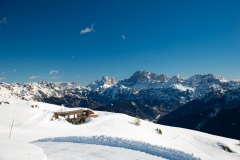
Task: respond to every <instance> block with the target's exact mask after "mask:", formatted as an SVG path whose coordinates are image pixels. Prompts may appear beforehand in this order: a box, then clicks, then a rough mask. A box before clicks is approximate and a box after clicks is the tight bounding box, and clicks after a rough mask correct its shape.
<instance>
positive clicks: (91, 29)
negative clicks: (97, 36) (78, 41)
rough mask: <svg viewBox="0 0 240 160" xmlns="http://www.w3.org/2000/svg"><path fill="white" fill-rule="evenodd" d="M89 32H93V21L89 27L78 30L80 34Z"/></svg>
mask: <svg viewBox="0 0 240 160" xmlns="http://www.w3.org/2000/svg"><path fill="white" fill-rule="evenodd" d="M91 32H95V30H94V23H93V24H92V25H91V27H86V28H85V29H82V30H81V31H80V34H86V33H91Z"/></svg>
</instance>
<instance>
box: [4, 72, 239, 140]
mask: <svg viewBox="0 0 240 160" xmlns="http://www.w3.org/2000/svg"><path fill="white" fill-rule="evenodd" d="M239 88H240V82H239V81H227V80H225V79H224V78H222V77H220V76H214V75H213V74H205V75H200V74H197V75H194V76H191V77H190V78H187V79H185V78H183V77H182V76H180V75H176V76H173V77H171V78H169V77H168V76H166V75H164V74H160V75H157V74H155V73H151V72H147V71H136V72H135V73H134V74H133V75H132V76H131V77H130V78H127V79H124V80H120V81H118V82H117V81H116V80H114V78H112V77H107V76H104V77H102V79H100V80H96V81H94V82H92V83H90V84H89V85H88V86H81V85H80V84H78V83H73V82H72V83H60V82H47V81H39V82H33V83H11V84H8V83H0V96H2V97H14V98H19V99H23V100H35V101H41V102H47V103H52V104H57V105H64V106H66V107H71V108H72V107H88V108H91V109H95V110H100V111H111V112H119V113H126V114H128V115H130V116H135V117H139V118H142V119H149V120H151V121H155V122H157V123H162V124H167V125H173V126H178V127H185V128H189V129H195V130H200V131H204V132H208V133H212V134H217V135H222V136H226V137H230V138H240V137H239V135H240V134H238V133H239V129H238V131H236V130H235V128H237V127H238V126H239V125H240V122H239V118H238V119H237V117H238V116H237V115H239V109H240V100H239V99H240V92H239V90H240V89H239ZM233 114H234V115H235V114H237V115H236V116H233ZM211 115H215V116H211ZM211 117H213V118H211ZM214 117H218V119H219V118H220V119H221V120H216V118H214ZM229 117H230V118H229ZM234 117H235V118H234ZM192 119H194V120H192ZM225 119H226V120H225ZM189 120H190V121H189ZM215 121H217V122H218V123H219V124H218V125H217V126H216V125H215V124H216V123H217V122H215ZM225 121H229V123H227V124H225V123H226V122H225ZM212 126H216V127H217V128H218V129H220V128H221V127H219V126H222V128H226V130H228V128H231V127H232V128H234V129H233V130H231V131H236V134H238V135H236V134H234V135H233V134H229V133H226V132H224V131H216V133H215V132H213V131H212V130H213V129H212V128H213V127H212ZM238 128H240V127H238ZM214 130H216V129H214Z"/></svg>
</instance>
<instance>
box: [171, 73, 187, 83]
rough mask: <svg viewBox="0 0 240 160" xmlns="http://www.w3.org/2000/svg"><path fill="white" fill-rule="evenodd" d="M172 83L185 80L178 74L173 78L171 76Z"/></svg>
mask: <svg viewBox="0 0 240 160" xmlns="http://www.w3.org/2000/svg"><path fill="white" fill-rule="evenodd" d="M171 80H172V81H175V82H182V81H184V80H185V78H183V77H182V76H181V75H180V74H177V75H175V76H173V77H172V78H171Z"/></svg>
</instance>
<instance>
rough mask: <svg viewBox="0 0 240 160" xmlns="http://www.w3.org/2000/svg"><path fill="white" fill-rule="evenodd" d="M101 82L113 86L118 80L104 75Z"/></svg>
mask: <svg viewBox="0 0 240 160" xmlns="http://www.w3.org/2000/svg"><path fill="white" fill-rule="evenodd" d="M101 82H102V84H107V85H110V86H113V85H115V84H116V83H117V81H116V80H115V79H114V78H113V77H109V76H102V79H101Z"/></svg>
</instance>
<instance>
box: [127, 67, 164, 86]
mask: <svg viewBox="0 0 240 160" xmlns="http://www.w3.org/2000/svg"><path fill="white" fill-rule="evenodd" d="M168 80H169V78H168V77H167V76H166V75H164V74H160V75H157V74H156V73H152V72H148V71H143V70H141V71H136V72H135V73H134V74H133V75H132V76H131V77H130V78H129V79H125V80H123V81H122V82H131V83H133V84H135V83H138V82H141V81H158V82H166V81H168Z"/></svg>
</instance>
